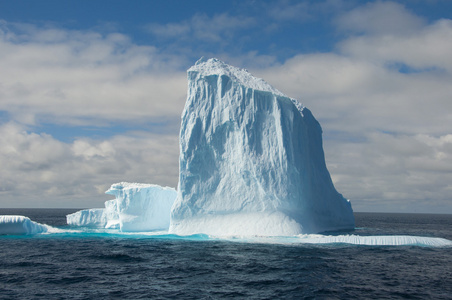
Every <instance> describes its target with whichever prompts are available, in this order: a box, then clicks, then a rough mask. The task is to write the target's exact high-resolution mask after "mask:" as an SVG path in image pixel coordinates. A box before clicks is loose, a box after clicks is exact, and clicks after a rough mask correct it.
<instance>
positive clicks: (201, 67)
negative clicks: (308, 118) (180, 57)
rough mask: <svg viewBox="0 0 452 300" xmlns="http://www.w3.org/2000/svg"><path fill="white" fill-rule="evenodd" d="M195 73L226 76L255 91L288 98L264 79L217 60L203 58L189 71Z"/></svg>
mask: <svg viewBox="0 0 452 300" xmlns="http://www.w3.org/2000/svg"><path fill="white" fill-rule="evenodd" d="M193 71H195V72H198V73H199V74H200V75H202V76H209V75H219V76H221V75H226V76H227V77H229V78H230V79H231V80H232V81H235V82H236V83H238V84H241V85H243V86H246V87H249V88H252V89H254V90H259V91H264V92H270V93H273V94H275V95H278V96H282V97H287V96H286V95H284V94H283V93H281V92H280V91H278V90H277V89H275V88H274V87H272V86H271V85H270V84H268V83H267V82H266V81H265V80H263V79H262V78H257V77H255V76H253V75H252V74H250V73H249V72H248V71H247V70H246V69H240V68H237V67H234V66H230V65H228V64H225V63H224V62H222V61H221V60H219V59H217V58H210V59H208V60H206V59H205V58H204V57H201V58H200V59H199V60H198V61H197V62H196V64H195V65H194V66H192V67H191V68H190V69H188V72H193Z"/></svg>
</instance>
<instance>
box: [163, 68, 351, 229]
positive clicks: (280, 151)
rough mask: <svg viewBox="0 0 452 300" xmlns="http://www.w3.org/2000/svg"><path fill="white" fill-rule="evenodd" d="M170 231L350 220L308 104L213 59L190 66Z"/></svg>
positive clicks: (343, 224) (313, 225) (332, 224)
mask: <svg viewBox="0 0 452 300" xmlns="http://www.w3.org/2000/svg"><path fill="white" fill-rule="evenodd" d="M179 163H180V175H179V186H178V192H177V199H176V201H175V203H174V206H173V209H172V214H171V225H170V232H171V233H176V234H194V233H206V234H211V235H218V236H225V235H295V234H300V233H315V232H322V231H328V230H339V229H353V228H354V217H353V211H352V208H351V205H350V202H349V201H347V200H346V199H344V198H343V197H342V195H341V194H339V193H338V192H337V191H336V190H335V188H334V186H333V183H332V181H331V178H330V175H329V173H328V170H327V168H326V164H325V159H324V153H323V148H322V130H321V128H320V125H319V123H318V122H317V120H316V119H315V118H314V117H313V115H312V114H311V112H310V111H309V110H308V109H307V108H305V107H303V106H302V105H301V104H299V102H298V101H296V100H294V99H290V98H288V97H287V96H285V95H284V94H282V93H281V92H279V91H278V90H276V89H275V88H273V87H271V86H270V85H269V84H267V83H266V82H265V81H263V80H262V79H258V78H255V77H253V76H252V75H251V74H249V73H248V72H247V71H246V70H242V69H238V68H235V67H232V66H229V65H227V64H225V63H223V62H221V61H219V60H217V59H209V60H207V61H206V60H200V61H198V62H197V63H196V65H195V66H193V67H192V68H190V69H189V70H188V95H187V102H186V104H185V108H184V111H183V113H182V124H181V131H180V161H179Z"/></svg>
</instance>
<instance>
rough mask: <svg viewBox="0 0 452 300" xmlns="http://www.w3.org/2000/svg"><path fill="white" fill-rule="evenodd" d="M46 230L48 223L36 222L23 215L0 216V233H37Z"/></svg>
mask: <svg viewBox="0 0 452 300" xmlns="http://www.w3.org/2000/svg"><path fill="white" fill-rule="evenodd" d="M48 230H49V226H48V225H44V224H39V223H36V222H34V221H32V220H30V218H28V217H25V216H7V215H3V216H0V235H23V234H37V233H43V232H47V231H48Z"/></svg>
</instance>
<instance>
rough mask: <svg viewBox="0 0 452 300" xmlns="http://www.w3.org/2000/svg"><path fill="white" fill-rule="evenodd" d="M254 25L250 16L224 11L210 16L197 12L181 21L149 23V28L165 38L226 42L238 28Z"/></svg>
mask: <svg viewBox="0 0 452 300" xmlns="http://www.w3.org/2000/svg"><path fill="white" fill-rule="evenodd" d="M254 25H255V20H254V19H253V18H252V17H248V16H230V15H229V14H227V13H222V14H216V15H214V16H212V17H209V16H207V15H205V14H195V15H194V16H193V17H192V18H190V19H188V20H184V21H182V22H180V23H167V24H163V25H162V24H158V23H153V24H149V25H147V30H148V31H149V32H150V33H152V34H153V35H155V36H157V37H160V38H164V39H178V40H191V41H193V40H200V41H207V42H224V41H225V40H229V39H231V38H232V37H233V34H234V33H235V32H236V31H237V30H240V29H244V28H249V27H251V26H254Z"/></svg>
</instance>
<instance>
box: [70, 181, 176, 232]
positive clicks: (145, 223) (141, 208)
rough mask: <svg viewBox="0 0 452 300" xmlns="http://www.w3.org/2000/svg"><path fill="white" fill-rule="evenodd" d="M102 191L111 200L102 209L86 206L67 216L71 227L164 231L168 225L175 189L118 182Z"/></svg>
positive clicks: (125, 230)
mask: <svg viewBox="0 0 452 300" xmlns="http://www.w3.org/2000/svg"><path fill="white" fill-rule="evenodd" d="M105 193H106V194H110V195H113V196H115V199H113V200H109V201H106V202H105V208H100V209H99V208H98V209H86V210H81V211H78V212H76V213H73V214H70V215H67V217H66V219H67V223H68V224H69V225H72V226H84V227H102V228H110V229H111V228H119V229H120V230H121V231H124V232H127V231H152V230H162V229H163V230H166V229H168V227H169V224H170V211H171V206H172V205H173V203H174V200H175V198H176V190H175V189H173V188H170V187H161V186H159V185H155V184H142V183H128V182H121V183H116V184H113V185H112V186H111V187H110V189H108V190H107V191H106V192H105Z"/></svg>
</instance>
